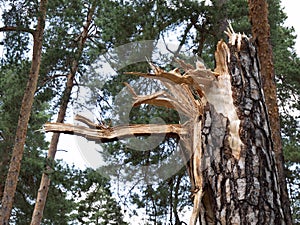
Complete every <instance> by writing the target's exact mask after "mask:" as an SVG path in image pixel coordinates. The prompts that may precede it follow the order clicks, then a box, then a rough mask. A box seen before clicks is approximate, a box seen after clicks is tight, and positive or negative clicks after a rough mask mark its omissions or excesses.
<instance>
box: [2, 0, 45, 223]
mask: <svg viewBox="0 0 300 225" xmlns="http://www.w3.org/2000/svg"><path fill="white" fill-rule="evenodd" d="M46 11H47V0H41V2H40V8H39V16H38V23H37V27H36V30H35V31H34V33H33V53H32V62H31V68H30V72H29V79H28V82H27V86H26V89H25V92H24V96H23V100H22V104H21V109H20V115H19V120H18V126H17V131H16V136H15V143H14V148H13V151H12V156H11V161H10V165H9V170H8V174H7V178H6V182H5V188H4V193H3V198H2V202H1V211H0V223H1V224H3V225H5V224H8V221H9V218H10V214H11V210H12V207H13V202H14V196H15V192H16V188H17V183H18V177H19V173H20V167H21V161H22V157H23V152H24V145H25V140H26V134H27V126H28V121H29V118H30V114H31V108H32V104H33V100H34V93H35V90H36V86H37V81H38V76H39V70H40V63H41V55H42V43H43V34H44V27H45V18H46Z"/></svg>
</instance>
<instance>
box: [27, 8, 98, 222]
mask: <svg viewBox="0 0 300 225" xmlns="http://www.w3.org/2000/svg"><path fill="white" fill-rule="evenodd" d="M95 7H96V5H95V2H94V4H93V5H92V7H91V8H90V9H89V11H88V15H87V20H86V23H85V25H84V27H83V31H82V32H81V34H80V38H79V40H78V49H77V54H76V55H75V58H74V60H73V61H72V65H71V69H70V73H69V74H68V77H67V83H66V88H65V90H64V93H63V96H62V98H61V105H60V108H59V112H58V116H57V120H56V122H58V123H63V121H64V119H65V115H66V111H67V108H68V103H69V101H70V98H71V94H72V89H73V86H74V79H75V75H76V72H77V70H78V65H79V60H80V58H81V55H82V51H83V48H84V44H85V42H86V40H87V38H88V32H89V28H90V25H91V23H92V17H93V15H94V11H95ZM59 136H60V133H54V134H53V136H52V138H51V142H50V147H49V150H48V154H47V160H46V162H48V164H47V165H45V166H46V168H45V172H44V173H43V175H42V179H41V183H40V187H39V190H38V194H37V199H36V203H35V207H34V211H33V214H32V219H31V225H39V224H41V222H42V218H43V212H44V208H45V204H46V199H47V195H48V191H49V187H50V180H51V179H50V174H51V173H52V171H53V163H52V162H54V158H55V154H56V151H57V145H58V141H59Z"/></svg>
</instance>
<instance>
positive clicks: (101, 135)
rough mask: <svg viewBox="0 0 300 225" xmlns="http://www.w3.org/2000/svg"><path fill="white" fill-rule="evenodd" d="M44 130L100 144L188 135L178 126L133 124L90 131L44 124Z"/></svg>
mask: <svg viewBox="0 0 300 225" xmlns="http://www.w3.org/2000/svg"><path fill="white" fill-rule="evenodd" d="M44 129H45V131H46V132H59V133H65V134H75V135H78V136H82V137H85V138H86V139H88V140H93V141H101V142H102V143H105V142H111V141H114V140H118V139H119V138H126V137H130V136H147V135H161V134H177V135H185V134H188V129H187V128H185V127H183V126H182V125H180V124H135V125H122V126H116V127H107V128H105V127H101V128H99V129H91V128H88V127H85V126H75V125H72V124H64V123H46V124H45V126H44Z"/></svg>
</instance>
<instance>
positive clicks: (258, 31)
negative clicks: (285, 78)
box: [248, 0, 292, 225]
mask: <svg viewBox="0 0 300 225" xmlns="http://www.w3.org/2000/svg"><path fill="white" fill-rule="evenodd" d="M248 5H249V18H250V22H251V25H252V35H253V38H254V39H255V40H256V42H257V51H258V57H259V60H260V64H261V76H262V85H263V90H264V93H265V99H266V105H267V108H268V114H269V118H270V124H271V134H272V135H271V136H272V140H273V147H274V151H275V156H276V163H277V167H278V173H279V185H280V186H281V187H282V195H281V198H282V202H283V206H284V214H285V215H287V218H289V219H288V223H287V224H289V225H291V224H292V219H291V218H292V217H291V209H290V202H289V197H288V192H287V184H286V180H285V178H286V177H285V173H284V157H283V151H282V142H281V134H280V131H281V129H280V118H279V111H278V104H277V95H276V83H275V70H274V64H273V50H272V45H271V41H270V25H269V21H268V15H269V12H268V3H267V1H266V0H248Z"/></svg>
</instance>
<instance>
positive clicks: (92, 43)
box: [0, 0, 300, 224]
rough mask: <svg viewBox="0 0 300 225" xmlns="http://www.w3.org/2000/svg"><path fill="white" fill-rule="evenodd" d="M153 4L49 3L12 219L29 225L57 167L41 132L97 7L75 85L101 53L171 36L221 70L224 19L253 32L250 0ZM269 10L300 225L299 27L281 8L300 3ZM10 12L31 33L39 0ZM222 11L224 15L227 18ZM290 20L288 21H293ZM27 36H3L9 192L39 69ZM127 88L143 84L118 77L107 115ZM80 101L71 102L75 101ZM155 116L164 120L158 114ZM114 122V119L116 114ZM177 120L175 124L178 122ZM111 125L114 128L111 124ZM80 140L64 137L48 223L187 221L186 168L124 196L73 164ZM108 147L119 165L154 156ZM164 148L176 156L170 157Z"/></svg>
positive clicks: (4, 158) (0, 125)
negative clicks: (25, 103)
mask: <svg viewBox="0 0 300 225" xmlns="http://www.w3.org/2000/svg"><path fill="white" fill-rule="evenodd" d="M151 2H153V1H132V2H131V3H129V2H126V1H120V2H118V1H102V3H95V2H92V1H91V2H88V1H79V0H78V1H52V2H51V3H49V6H48V7H49V9H48V14H47V24H46V29H45V38H44V45H43V46H44V47H43V48H44V49H43V50H44V54H43V62H42V65H41V75H40V76H41V77H40V80H39V86H38V91H37V92H36V98H35V102H34V107H33V111H32V117H31V120H30V126H29V132H28V134H27V140H28V141H27V142H26V149H25V153H24V159H23V162H22V169H21V176H20V181H19V185H18V188H17V196H16V202H15V205H14V210H13V215H12V217H13V218H12V221H14V222H15V223H16V224H28V223H29V222H30V220H29V218H31V214H32V211H33V206H34V200H35V198H36V193H37V188H38V187H39V182H40V178H41V173H39V172H42V171H43V169H44V166H45V163H48V162H45V156H46V154H47V153H46V152H47V149H48V143H47V142H46V141H45V138H44V134H43V133H42V132H39V130H40V129H41V128H42V126H43V124H44V123H45V122H46V121H50V120H51V118H52V119H53V118H55V117H56V113H57V110H58V107H59V102H60V100H59V99H60V97H61V96H62V91H63V87H64V84H65V80H66V79H65V78H66V76H65V73H66V71H68V69H69V66H70V62H72V60H74V54H75V53H76V52H77V50H78V46H77V45H76V38H77V36H78V35H79V33H80V31H81V28H82V23H83V21H85V18H86V15H87V13H88V9H89V8H90V7H91V5H92V4H96V5H97V9H96V12H95V14H94V18H93V26H94V28H91V30H90V32H91V33H90V34H91V38H90V40H89V41H87V44H86V46H85V48H84V50H83V52H82V54H81V56H80V64H79V68H80V69H79V70H78V73H77V75H76V76H77V79H76V82H80V81H82V80H84V78H83V77H84V76H86V74H85V73H86V72H87V67H88V66H90V65H92V63H94V62H95V61H96V60H98V57H99V55H101V54H103V53H104V52H106V51H108V50H110V49H112V48H114V47H116V46H121V45H123V44H126V43H130V42H134V41H141V40H149V39H151V40H157V39H159V38H161V37H162V35H163V34H165V35H166V34H170V33H174V34H176V35H175V36H176V37H177V38H178V40H177V41H178V43H179V44H182V46H185V48H187V49H191V52H193V54H195V55H198V57H201V58H202V59H204V62H205V63H206V64H207V65H208V66H209V67H210V68H213V60H212V52H213V51H214V47H215V45H216V43H217V40H218V39H220V38H225V37H224V34H223V32H222V31H223V30H224V24H223V22H224V21H227V20H230V21H231V22H232V25H233V27H234V29H235V30H236V31H240V32H245V33H246V34H250V33H251V31H250V25H249V22H248V18H247V15H248V13H247V2H246V1H242V0H234V1H212V2H213V4H212V5H207V4H204V2H196V1H178V2H177V1H174V2H173V3H172V4H174V5H173V7H170V4H171V3H170V2H168V1H159V2H160V4H158V5H157V6H153V5H151ZM220 2H222V5H220ZM268 2H269V5H270V8H269V10H270V17H269V20H270V25H271V32H272V44H273V47H274V59H275V69H276V76H277V84H278V99H279V103H280V109H281V120H282V121H281V122H282V137H283V143H284V153H285V160H286V167H287V172H288V173H287V174H288V178H287V181H288V189H289V193H290V196H291V206H292V213H293V217H294V220H295V222H296V223H300V215H299V211H300V210H299V209H300V193H299V189H300V188H299V182H300V181H299V179H300V178H299V174H300V173H299V167H298V166H299V162H300V149H299V141H298V140H299V90H300V89H299V86H300V84H299V76H300V74H299V73H300V70H299V68H300V67H299V57H298V55H297V52H299V51H298V50H297V49H300V48H298V47H297V45H295V41H296V40H297V39H296V36H295V34H296V33H297V32H295V31H294V30H293V28H291V27H290V25H291V21H289V20H288V19H287V17H286V14H285V13H284V12H286V13H287V16H289V12H287V11H285V10H284V9H283V8H282V6H286V8H287V9H288V8H289V7H288V4H287V3H290V4H292V5H294V3H293V1H282V2H280V1H277V0H269V1H268ZM172 4H171V5H172ZM176 4H177V5H176ZM4 6H5V7H4ZM7 6H8V7H7ZM179 6H180V7H179ZM2 7H3V8H2V12H3V14H2V21H3V24H4V25H11V26H12V25H17V26H20V27H26V26H28V27H31V26H32V25H33V24H34V23H35V22H36V12H37V8H36V7H37V3H36V2H34V1H32V2H29V1H5V2H2ZM293 8H295V7H293ZM179 9H180V10H179ZM220 9H222V11H221V12H220ZM225 9H226V10H225ZM216 12H218V13H216ZM120 15H122V16H120ZM141 15H146V16H141ZM200 15H201V16H200ZM203 18H204V19H203ZM287 21H289V22H288V23H287ZM294 21H297V20H296V19H292V22H294ZM3 24H1V25H0V26H2V25H3ZM296 25H297V24H296V23H295V28H297V27H296ZM287 26H288V27H287ZM23 31H24V30H21V29H20V30H19V31H17V32H5V33H4V32H1V35H2V36H1V48H2V50H1V51H2V53H1V71H0V75H1V77H0V81H1V82H0V114H1V118H3V119H2V120H1V122H0V130H1V131H2V136H3V140H2V141H1V143H0V147H1V149H2V150H4V151H1V153H0V154H1V157H0V158H1V164H0V166H1V171H0V176H1V179H0V180H1V184H0V185H1V188H3V186H4V183H3V182H2V181H4V180H5V176H6V170H7V165H8V164H7V162H8V160H9V155H10V153H9V152H10V150H11V145H12V143H13V140H14V133H15V128H16V123H17V118H18V112H19V107H20V102H21V99H22V96H23V90H24V87H25V83H26V79H27V73H28V69H29V65H30V57H28V55H30V52H31V48H32V46H31V45H32V41H31V40H30V37H29V36H28V33H26V32H23ZM296 31H297V30H296ZM131 66H132V65H131ZM137 66H138V67H134V66H132V67H128V68H126V69H127V70H128V69H131V70H132V69H135V70H137V68H142V69H145V67H147V66H146V65H137ZM125 81H126V82H134V78H132V77H125V78H124V77H122V76H116V77H115V78H114V80H113V81H112V82H107V83H106V86H105V90H106V92H105V93H102V94H103V96H98V97H99V102H98V103H99V107H100V108H99V111H101V110H102V111H103V107H104V108H105V107H109V106H108V105H107V99H109V98H111V96H116V95H117V94H118V93H119V91H120V90H121V88H122V87H123V86H122V85H123V84H122V82H125ZM74 93H75V91H74ZM74 96H75V95H74ZM74 96H73V95H72V97H73V98H74ZM105 101H106V103H105ZM72 102H74V99H71V101H70V106H71V104H72ZM101 107H102V108H101ZM105 109H106V108H105ZM106 110H107V111H108V110H109V109H106ZM149 110H150V111H151V110H153V109H147V110H145V111H142V112H141V111H140V112H135V113H136V117H137V118H142V119H143V120H151V118H149V117H147V116H145V115H149V112H150V111H149ZM151 113H152V114H155V113H153V111H151ZM163 113H165V112H163ZM100 114H101V113H100ZM156 114H159V115H162V112H161V111H158V112H156ZM71 115H72V113H69V116H71ZM108 115H110V114H109V113H108ZM166 115H169V114H166ZM101 117H102V118H101V119H103V120H109V119H110V118H108V117H107V115H103V114H101ZM171 119H174V120H176V115H175V116H174V118H171ZM106 122H107V123H109V121H106ZM136 122H138V121H136ZM72 139H73V140H74V137H72V138H71V139H69V137H68V136H65V135H62V136H61V138H60V140H61V141H60V143H61V144H60V145H59V147H58V149H59V150H66V151H67V152H65V151H58V155H57V156H58V158H60V159H61V160H63V161H66V162H68V163H67V164H66V163H64V162H63V161H61V160H56V162H55V163H54V164H53V169H54V171H55V172H53V174H52V175H51V177H52V183H51V188H50V191H49V195H48V199H47V204H46V210H45V213H44V219H43V223H44V224H49V223H54V224H72V223H75V224H76V223H95V224H101V223H102V224H114V223H117V224H121V223H124V224H126V222H125V220H126V221H127V222H129V223H130V222H132V219H133V218H139V219H140V220H141V223H142V224H145V223H147V222H148V223H153V224H155V223H157V224H166V223H167V222H170V223H171V224H172V223H173V222H174V221H175V220H176V217H181V218H182V220H184V218H185V217H186V216H184V215H185V214H186V212H187V211H188V209H189V207H190V206H191V202H190V201H189V198H188V195H189V191H188V190H189V188H188V181H187V180H188V178H187V176H186V174H185V171H184V169H183V170H181V171H177V172H178V173H176V174H174V175H173V176H172V177H169V179H167V180H165V181H162V182H160V183H159V184H155V185H148V184H143V183H140V184H138V185H134V187H133V186H127V187H126V186H124V185H123V186H122V187H123V188H124V189H123V190H120V189H118V188H119V186H118V187H116V186H113V184H112V183H110V182H109V180H107V179H106V178H105V177H103V176H101V174H100V173H98V172H97V171H95V170H93V169H91V168H85V166H84V165H83V163H82V161H81V162H78V161H77V160H76V161H72V160H70V159H75V158H76V159H78V158H79V159H82V156H81V155H80V154H77V155H75V154H74V151H77V152H78V149H77V146H72V147H71V148H70V143H73V142H74V141H73V140H72ZM105 148H107V149H108V151H111V152H113V153H114V154H119V156H116V157H124V155H125V156H126V157H127V160H128V161H130V160H131V161H133V162H134V163H137V164H138V163H139V162H142V161H143V160H145V159H147V157H149V156H145V155H141V154H138V155H136V154H135V155H133V154H132V153H131V152H127V149H126V148H124V146H122V144H120V143H114V144H110V145H107V146H105ZM114 149H120V152H118V153H115V152H114ZM162 150H164V151H167V150H166V149H162ZM145 157H146V158H145ZM73 162H74V165H73ZM79 165H80V166H79ZM37 171H39V172H37ZM0 193H1V192H0ZM1 197H2V196H1ZM179 199H181V200H179ZM182 199H186V200H182ZM121 209H122V210H121ZM177 212H178V213H177ZM124 216H125V219H124ZM135 224H136V223H135Z"/></svg>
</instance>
